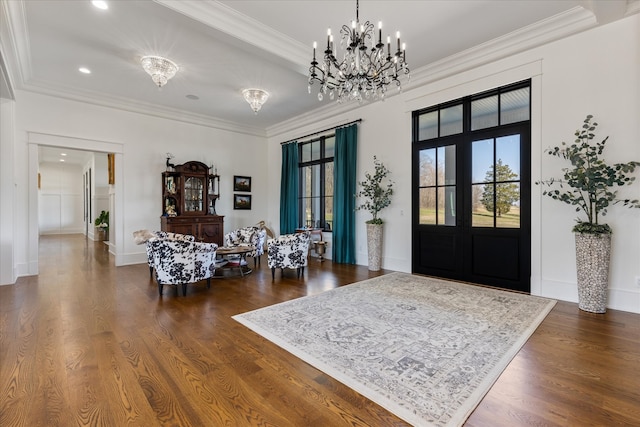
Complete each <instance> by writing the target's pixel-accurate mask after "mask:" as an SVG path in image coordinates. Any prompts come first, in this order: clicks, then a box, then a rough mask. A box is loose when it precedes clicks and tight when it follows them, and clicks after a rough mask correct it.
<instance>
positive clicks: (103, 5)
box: [91, 0, 109, 10]
mask: <svg viewBox="0 0 640 427" xmlns="http://www.w3.org/2000/svg"><path fill="white" fill-rule="evenodd" d="M91 4H92V5H94V6H95V7H97V8H98V9H102V10H107V9H109V5H108V4H107V2H106V1H104V0H92V1H91Z"/></svg>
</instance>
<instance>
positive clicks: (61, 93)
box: [22, 81, 266, 138]
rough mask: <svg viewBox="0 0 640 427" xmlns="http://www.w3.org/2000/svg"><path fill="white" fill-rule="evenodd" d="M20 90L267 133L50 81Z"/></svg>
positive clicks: (165, 117)
mask: <svg viewBox="0 0 640 427" xmlns="http://www.w3.org/2000/svg"><path fill="white" fill-rule="evenodd" d="M22 89H23V90H25V91H28V92H33V93H37V94H40V95H47V96H52V97H56V98H62V99H68V100H71V101H77V102H83V103H86V104H92V105H97V106H100V107H107V108H113V109H117V110H122V111H128V112H132V113H138V114H144V115H147V116H152V117H158V118H161V119H165V120H173V121H177V122H182V123H189V124H194V125H199V126H206V127H210V128H214V129H220V130H224V131H229V132H234V133H241V134H246V135H253V136H259V137H263V138H264V137H266V132H265V130H264V129H263V128H259V127H255V126H250V125H246V124H239V123H235V122H231V121H227V120H223V119H218V118H214V117H210V116H206V115H204V114H196V113H190V112H187V111H184V110H180V109H177V108H170V107H163V106H159V105H157V104H149V103H144V102H139V101H133V100H131V99H128V98H121V97H117V96H113V95H107V94H105V93H96V92H92V91H87V90H79V89H76V88H69V87H60V86H58V87H53V86H52V85H51V84H47V85H46V86H45V85H41V84H38V83H37V82H34V81H32V82H30V83H29V84H25V85H23V87H22Z"/></svg>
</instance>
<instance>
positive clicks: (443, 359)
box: [233, 273, 556, 426]
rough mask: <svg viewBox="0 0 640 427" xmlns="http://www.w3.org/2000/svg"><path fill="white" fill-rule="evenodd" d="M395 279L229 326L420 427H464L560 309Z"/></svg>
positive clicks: (269, 310) (244, 317)
mask: <svg viewBox="0 0 640 427" xmlns="http://www.w3.org/2000/svg"><path fill="white" fill-rule="evenodd" d="M555 303H556V302H555V301H553V300H549V299H546V298H540V297H534V296H530V295H524V294H518V293H513V292H507V291H501V290H497V289H490V288H484V287H480V286H473V285H466V284H461V283H455V282H451V281H446V280H439V279H434V278H427V277H422V276H414V275H411V274H406V273H391V274H387V275H384V276H379V277H376V278H374V279H369V280H365V281H362V282H358V283H355V284H352V285H348V286H342V287H339V288H336V289H333V290H330V291H327V292H324V293H321V294H318V295H314V296H307V297H303V298H298V299H295V300H291V301H287V302H284V303H281V304H276V305H273V306H270V307H265V308H262V309H259V310H255V311H251V312H248V313H244V314H239V315H237V316H234V317H233V318H234V319H235V320H237V321H238V322H240V323H242V324H243V325H245V326H247V327H248V328H250V329H252V330H253V331H255V332H256V333H258V334H260V335H262V336H263V337H265V338H266V339H268V340H270V341H272V342H274V343H275V344H277V345H279V346H280V347H282V348H284V349H285V350H287V351H289V352H290V353H292V354H294V355H296V356H297V357H299V358H300V359H302V360H304V361H305V362H307V363H309V364H311V365H312V366H314V367H316V368H317V369H319V370H321V371H323V372H324V373H326V374H328V375H330V376H332V377H333V378H335V379H337V380H338V381H340V382H342V383H343V384H345V385H347V386H349V387H351V388H353V389H354V390H356V391H357V392H359V393H360V394H362V395H364V396H366V397H367V398H369V399H371V400H372V401H374V402H376V403H377V404H379V405H381V406H382V407H384V408H386V409H387V410H389V411H390V412H392V413H394V414H395V415H397V416H398V417H400V418H402V419H403V420H405V421H407V422H408V423H411V424H413V425H416V426H459V425H462V424H463V423H464V421H465V420H466V419H467V417H468V416H469V415H470V414H471V412H472V411H473V410H474V408H475V407H476V406H477V405H478V403H479V402H480V400H482V398H483V397H484V395H485V394H486V393H487V391H489V389H490V388H491V386H492V385H493V383H494V382H495V380H496V379H497V378H498V377H499V376H500V373H501V372H502V371H503V370H504V368H505V367H506V366H507V365H508V364H509V362H510V361H511V359H512V358H513V357H514V356H515V354H516V353H517V352H518V350H519V349H520V348H521V347H522V345H524V343H525V342H526V341H527V339H528V338H529V337H530V336H531V334H532V333H533V332H534V331H535V329H536V328H537V327H538V325H539V324H540V323H541V322H542V320H543V319H544V318H545V316H546V315H547V314H548V313H549V311H550V310H551V309H552V308H553V306H554V305H555Z"/></svg>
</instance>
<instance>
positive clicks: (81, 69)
mask: <svg viewBox="0 0 640 427" xmlns="http://www.w3.org/2000/svg"><path fill="white" fill-rule="evenodd" d="M78 71H80V72H81V73H82V74H91V70H90V69H88V68H87V67H80V68H78Z"/></svg>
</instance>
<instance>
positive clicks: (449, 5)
mask: <svg viewBox="0 0 640 427" xmlns="http://www.w3.org/2000/svg"><path fill="white" fill-rule="evenodd" d="M0 1H1V3H2V16H1V17H2V28H0V29H1V30H2V32H1V33H0V34H1V35H2V39H1V47H2V50H1V51H0V52H1V53H2V58H0V59H1V60H2V61H0V65H1V66H2V67H1V68H0V71H2V73H1V74H2V77H3V79H2V80H3V81H2V82H0V89H2V96H3V97H12V95H13V94H12V93H11V92H12V91H11V90H10V89H11V88H13V89H23V90H30V91H34V92H39V93H45V94H51V95H56V96H63V97H67V98H71V99H78V100H82V101H87V102H92V103H96V104H100V105H107V106H113V107H117V108H123V109H126V110H131V111H140V112H145V113H150V114H155V115H159V116H163V117H172V118H178V119H180V120H186V121H190V122H194V123H201V124H204V125H207V126H216V127H222V128H229V129H243V131H246V132H251V133H255V134H262V135H265V134H267V133H268V129H269V128H270V127H271V126H275V125H277V124H278V123H281V122H283V121H285V120H288V119H291V118H293V117H296V116H298V115H300V114H303V113H308V112H310V111H312V110H314V109H318V108H332V105H333V104H334V103H335V101H329V100H328V99H327V98H328V97H325V101H323V102H319V101H318V100H317V97H316V93H317V87H315V88H313V89H314V90H312V94H308V92H307V70H308V67H309V61H310V59H311V53H312V49H311V46H312V43H313V42H314V41H318V43H319V45H322V43H323V42H324V41H325V40H326V29H327V27H331V28H332V30H333V33H334V34H337V33H338V31H339V28H340V27H341V26H342V25H343V24H349V23H350V21H351V20H352V19H354V18H355V1H354V0H333V1H314V0H298V1H267V0H262V1H233V0H223V1H210V0H199V1H186V0H185V1H171V0H157V1H150V0H147V1H122V0H120V1H114V0H111V1H108V4H109V9H108V10H106V11H104V10H99V9H97V8H95V7H93V6H92V4H91V2H90V1H89V0H73V1H54V0H47V1H41V0H40V1H31V0H27V1H24V0H0ZM639 4H640V1H639V0H604V1H600V0H562V1H551V0H547V1H539V0H530V1H521V0H510V1H504V0H498V1H486V0H465V1H463V0H460V1H452V0H449V1H436V0H428V1H400V0H396V1H379V0H363V1H362V2H360V20H361V22H363V21H366V20H369V21H372V22H374V23H377V21H379V20H380V21H382V22H383V33H384V35H385V36H386V35H387V34H391V35H393V34H395V31H396V30H399V31H400V32H401V36H402V41H403V42H406V43H407V61H408V63H409V66H410V68H411V70H412V82H414V83H413V84H415V81H416V77H418V78H419V76H420V74H421V73H423V74H424V73H425V70H429V69H430V67H433V66H434V64H438V63H441V62H442V61H446V59H447V58H452V57H455V56H456V55H458V56H459V55H460V54H461V52H473V50H474V49H478V48H479V47H481V46H486V45H487V43H486V42H489V41H492V43H494V44H495V43H504V45H505V46H507V45H509V43H508V42H509V37H511V36H513V37H515V35H518V36H519V37H522V36H523V34H524V35H526V34H528V32H529V33H531V34H532V35H533V34H535V35H537V36H539V35H540V33H541V32H546V33H547V34H548V36H547V37H546V38H540V40H541V42H544V41H548V40H551V39H554V38H558V37H564V36H567V35H570V34H572V33H575V32H576V31H581V30H583V29H585V28H587V27H591V26H595V25H599V24H603V23H607V22H610V21H613V20H616V19H620V18H622V17H624V16H625V15H629V14H631V13H636V12H638V10H639V9H640V6H639ZM577 23H582V24H580V25H578V24H577ZM505 35H508V36H506V37H505ZM528 39H530V40H533V37H529V38H528ZM336 44H337V43H336ZM483 44H484V45H483ZM511 44H512V45H513V43H511ZM523 46H524V45H523ZM526 46H527V47H529V48H530V47H531V43H529V44H527V45H526ZM523 48H525V47H523ZM517 49H518V48H517V47H513V46H511V47H510V48H509V49H508V50H505V52H506V53H509V54H510V53H513V52H514V50H517ZM319 50H320V49H319ZM150 54H156V55H161V56H165V57H168V58H170V59H172V60H173V61H175V62H176V63H177V64H178V65H179V66H180V71H179V72H178V74H177V75H176V77H175V78H173V79H172V80H170V81H169V83H168V84H167V85H166V86H165V87H163V88H162V89H161V90H159V89H158V88H157V87H156V86H155V85H154V84H153V82H152V81H151V79H150V77H149V76H148V75H147V74H146V73H145V72H144V71H143V70H142V68H141V66H140V58H141V57H142V56H144V55H150ZM81 66H85V67H88V68H90V69H91V70H92V73H91V74H90V75H84V74H81V73H79V72H78V68H79V67H81ZM414 76H416V77H414ZM5 80H8V82H9V83H10V85H6V81H5ZM411 84H412V83H411V82H410V83H409V84H408V85H405V88H410V87H411ZM7 86H9V87H7ZM247 87H258V88H262V89H265V90H267V91H268V92H270V93H271V97H270V98H269V100H268V101H267V103H266V104H265V105H264V107H263V108H262V110H261V111H260V112H259V113H258V114H257V115H255V114H254V113H253V112H252V111H251V109H250V108H249V105H248V104H247V103H246V102H245V101H244V99H243V98H242V94H241V90H242V89H244V88H247ZM13 92H15V91H13ZM187 95H196V96H197V97H199V99H197V100H191V99H188V98H187Z"/></svg>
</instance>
